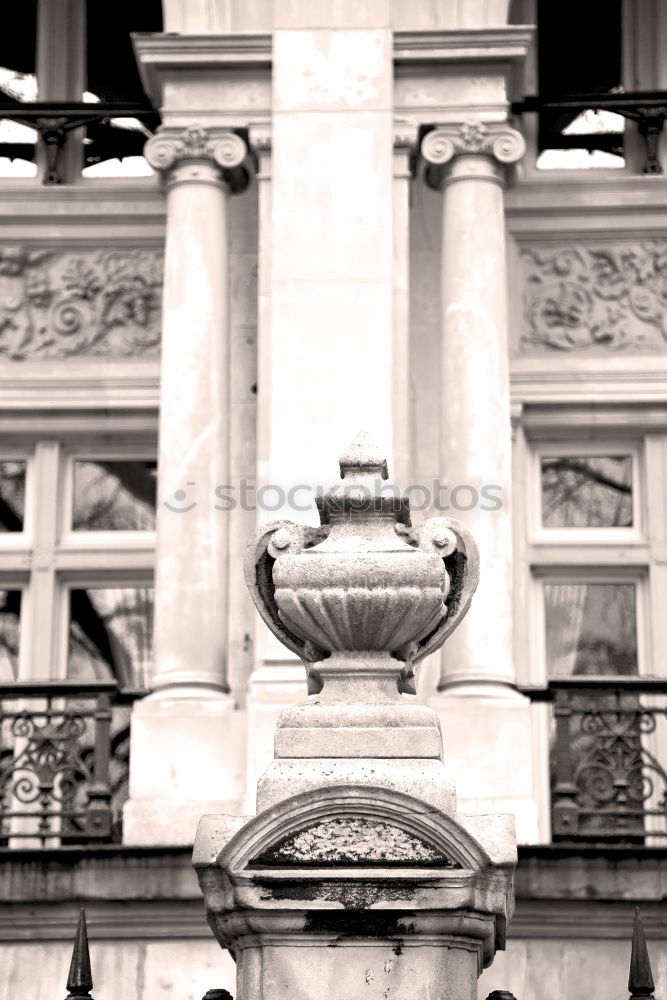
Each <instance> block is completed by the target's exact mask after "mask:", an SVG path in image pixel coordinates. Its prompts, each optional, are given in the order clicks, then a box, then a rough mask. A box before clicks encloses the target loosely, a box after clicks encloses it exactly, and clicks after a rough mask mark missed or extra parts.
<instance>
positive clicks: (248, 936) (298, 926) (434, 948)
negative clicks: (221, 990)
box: [193, 783, 516, 1000]
mask: <svg viewBox="0 0 667 1000" xmlns="http://www.w3.org/2000/svg"><path fill="white" fill-rule="evenodd" d="M193 861H194V865H195V868H196V870H197V873H198V877H199V882H200V885H201V888H202V891H203V893H204V896H205V899H206V908H207V916H208V921H209V923H210V925H211V928H212V929H213V932H214V934H215V936H216V938H217V939H218V941H219V942H220V944H221V945H222V946H223V947H225V948H228V949H229V950H230V952H231V953H232V955H233V956H234V957H235V959H236V963H237V970H238V978H237V993H236V1000H251V998H252V1000H282V998H285V1000H287V998H288V997H289V998H292V997H294V996H298V997H299V998H301V1000H321V998H322V997H323V996H331V997H336V1000H358V998H359V996H364V997H368V998H371V1000H390V998H391V997H392V996H395V997H397V998H398V997H403V996H408V995H410V996H414V997H438V996H447V997H448V998H450V1000H473V998H474V997H476V986H477V978H478V976H479V975H480V973H481V971H482V969H483V968H484V967H486V966H487V965H489V964H490V963H491V961H492V960H493V956H494V954H495V951H496V949H497V948H503V947H504V943H505V931H506V925H507V922H508V920H509V918H510V915H511V912H510V911H511V897H512V875H513V870H514V865H515V862H516V846H515V839H514V830H513V820H512V817H509V816H476V817H453V816H451V815H447V814H445V813H444V812H442V811H440V810H439V809H437V808H434V807H433V805H431V804H429V803H427V802H424V801H422V800H420V799H418V798H416V797H414V796H411V795H406V794H404V793H402V792H399V791H396V790H395V789H394V790H391V789H389V788H381V787H377V786H368V787H364V786H362V785H347V786H345V785H341V784H340V783H339V784H337V785H336V786H332V787H328V788H325V787H319V788H315V789H313V790H311V791H307V792H303V793H301V794H298V795H294V796H292V797H291V798H288V799H284V800H283V801H281V802H279V803H278V804H276V805H275V806H273V807H270V808H268V809H265V810H264V811H263V812H261V813H260V814H259V815H258V816H256V817H255V818H254V819H251V820H250V821H249V822H244V821H243V820H242V819H239V818H238V817H219V816H205V817H203V819H202V820H201V823H200V825H199V829H198V831H197V839H196V842H195V851H194V857H193Z"/></svg>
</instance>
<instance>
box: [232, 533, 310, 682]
mask: <svg viewBox="0 0 667 1000" xmlns="http://www.w3.org/2000/svg"><path fill="white" fill-rule="evenodd" d="M324 537H325V532H324V531H323V530H322V528H313V527H311V526H310V525H307V524H293V523H292V521H273V522H271V524H265V525H262V527H261V528H258V529H257V531H255V532H254V534H253V535H252V536H251V538H250V541H249V543H248V548H247V550H246V558H245V565H244V574H245V581H246V586H247V587H248V590H249V591H250V596H251V597H252V599H253V601H254V602H255V607H256V608H257V610H258V611H259V613H260V615H261V616H262V618H263V619H264V621H265V622H266V624H267V625H268V627H269V628H270V630H271V631H272V632H273V634H274V635H275V636H276V638H277V639H278V640H279V641H280V642H282V644H283V645H284V646H287V648H288V649H291V650H292V652H293V653H296V654H297V656H299V657H301V659H302V660H303V662H304V663H305V664H306V666H307V667H308V666H310V664H311V663H314V662H316V661H318V660H323V659H324V658H325V657H326V656H328V655H329V654H328V653H327V652H326V651H325V650H323V649H320V648H319V647H318V646H316V645H315V643H313V642H311V641H310V640H309V639H306V638H303V637H301V636H300V635H297V634H296V633H295V632H294V631H292V630H291V629H289V628H288V627H287V626H286V625H285V623H284V621H283V620H282V618H281V616H280V611H279V609H278V605H277V604H276V599H275V586H274V583H273V564H274V562H275V561H276V559H280V557H281V556H286V555H294V554H296V553H297V552H302V551H303V550H304V549H308V548H311V546H313V545H316V544H317V543H318V542H321V541H322V539H323V538H324ZM308 676H309V677H310V671H309V672H308ZM309 693H312V692H310V691H309Z"/></svg>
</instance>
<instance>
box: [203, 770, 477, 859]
mask: <svg viewBox="0 0 667 1000" xmlns="http://www.w3.org/2000/svg"><path fill="white" fill-rule="evenodd" d="M217 860H218V864H220V865H221V866H222V867H223V868H225V869H226V870H227V871H229V872H232V873H234V874H241V873H242V872H243V871H247V872H248V873H251V872H252V873H254V872H257V871H258V870H267V869H276V868H283V869H284V868H286V867H288V866H289V868H290V869H292V870H293V869H299V868H309V869H313V868H319V869H322V868H336V869H341V868H357V869H358V868H361V867H363V868H374V869H377V868H384V867H391V868H396V867H401V868H405V867H410V868H424V867H426V868H431V869H436V870H458V871H461V870H467V871H471V870H472V871H478V870H479V869H480V868H483V867H485V866H486V865H487V864H488V863H489V858H488V856H487V855H486V853H485V851H484V850H483V849H482V848H481V847H480V845H479V844H478V843H477V842H476V841H475V840H474V839H473V838H472V837H471V836H470V834H469V833H468V832H467V831H466V830H464V829H463V827H461V826H460V825H459V824H458V823H457V822H456V821H455V820H454V819H452V818H451V817H450V816H446V815H445V814H444V813H441V812H439V811H437V810H435V809H433V808H430V807H428V806H427V805H425V804H424V803H423V802H422V801H420V800H419V799H416V798H413V797H412V796H411V795H406V794H405V793H403V792H397V791H393V790H391V789H387V788H382V787H379V786H378V787H368V786H357V785H346V786H339V787H336V788H318V789H314V790H311V791H307V792H302V793H300V794H298V795H294V796H292V797H291V798H289V799H285V800H284V801H282V802H280V803H279V804H278V805H276V806H275V807H274V808H272V809H267V810H266V811H265V812H262V813H260V814H259V816H257V817H255V819H253V820H251V821H250V822H249V823H247V824H246V825H245V826H244V827H243V829H242V830H240V831H239V832H238V833H237V834H236V835H235V836H234V837H233V838H232V839H231V840H230V841H229V843H228V844H227V846H226V847H225V848H224V849H223V850H222V851H221V853H220V854H219V856H218V859H217Z"/></svg>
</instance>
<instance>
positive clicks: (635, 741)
mask: <svg viewBox="0 0 667 1000" xmlns="http://www.w3.org/2000/svg"><path fill="white" fill-rule="evenodd" d="M523 690H524V692H525V693H526V694H528V695H529V697H531V698H532V699H533V700H546V701H550V702H552V704H553V708H554V711H553V722H552V731H551V739H550V751H551V752H550V760H551V815H552V836H553V840H554V841H561V842H562V841H573V842H578V843H582V842H587V843H618V844H621V843H626V844H639V845H641V844H645V845H649V844H664V843H665V838H667V773H666V771H665V766H666V765H667V680H659V679H657V678H640V677H615V678H611V679H602V678H600V679H596V678H590V677H572V678H568V679H567V680H560V679H559V680H552V681H551V682H550V684H549V687H548V688H545V689H539V690H535V689H529V688H524V689H523Z"/></svg>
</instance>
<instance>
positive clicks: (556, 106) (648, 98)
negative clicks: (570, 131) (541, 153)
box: [512, 90, 667, 174]
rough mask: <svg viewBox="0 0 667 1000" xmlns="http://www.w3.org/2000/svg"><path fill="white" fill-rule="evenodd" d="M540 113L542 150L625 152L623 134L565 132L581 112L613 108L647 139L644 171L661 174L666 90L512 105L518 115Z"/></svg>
mask: <svg viewBox="0 0 667 1000" xmlns="http://www.w3.org/2000/svg"><path fill="white" fill-rule="evenodd" d="M530 111H533V112H537V113H538V114H539V116H540V150H543V149H589V150H591V149H601V150H604V151H605V152H609V153H615V154H617V155H623V133H622V132H620V131H619V132H608V133H592V134H583V135H582V134H578V135H576V134H575V135H566V134H564V133H563V128H564V127H565V126H567V125H569V124H570V122H571V121H572V120H573V119H574V118H575V117H576V116H577V115H579V114H580V113H581V112H582V111H611V112H613V113H614V114H617V115H622V116H623V118H628V119H630V120H631V121H634V122H637V124H638V127H639V132H640V135H641V136H642V138H643V139H644V143H645V149H646V158H645V160H644V164H643V166H642V173H644V174H661V173H662V172H663V167H662V164H661V162H660V157H659V148H658V147H659V140H660V133H661V132H662V129H663V125H664V124H665V119H666V118H667V91H664V90H650V91H647V90H642V91H633V92H627V93H618V94H617V93H606V94H568V95H558V96H553V97H547V96H544V95H541V96H538V97H526V98H524V100H523V101H520V102H518V103H515V104H513V105H512V112H513V114H516V115H521V114H524V113H525V112H530Z"/></svg>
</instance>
